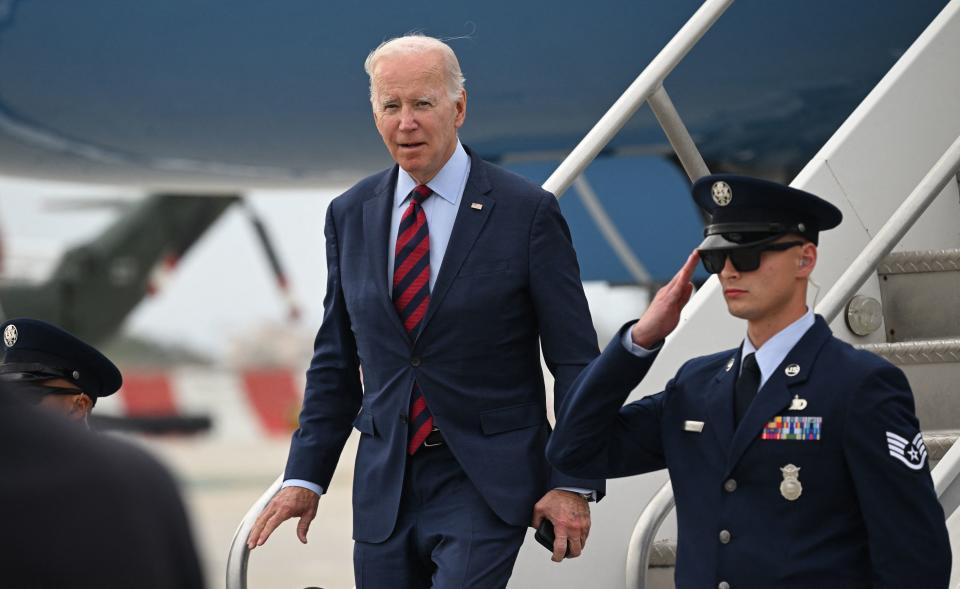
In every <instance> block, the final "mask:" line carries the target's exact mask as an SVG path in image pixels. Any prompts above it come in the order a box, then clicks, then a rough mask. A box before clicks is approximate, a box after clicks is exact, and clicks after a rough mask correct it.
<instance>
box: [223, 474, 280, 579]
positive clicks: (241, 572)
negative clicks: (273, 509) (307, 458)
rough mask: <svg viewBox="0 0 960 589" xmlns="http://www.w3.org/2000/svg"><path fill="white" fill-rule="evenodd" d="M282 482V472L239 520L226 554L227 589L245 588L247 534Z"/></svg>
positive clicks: (247, 549) (248, 552) (247, 555)
mask: <svg viewBox="0 0 960 589" xmlns="http://www.w3.org/2000/svg"><path fill="white" fill-rule="evenodd" d="M282 484H283V474H282V473H281V475H280V476H278V477H277V478H276V480H275V481H273V483H272V484H271V485H270V486H269V487H267V490H266V491H264V492H263V494H262V495H260V498H259V499H257V500H256V501H254V503H253V505H251V506H250V509H249V510H247V513H246V514H245V515H244V516H243V519H241V520H240V525H239V526H237V531H236V532H234V534H233V540H232V541H231V542H230V553H229V554H228V555H227V585H226V588H227V589H247V561H248V560H249V558H250V549H249V548H247V536H249V535H250V530H251V529H252V528H253V524H254V522H256V521H257V518H258V517H260V512H262V511H263V510H264V508H265V507H266V506H267V503H270V500H271V499H273V496H274V495H276V494H277V492H278V491H279V490H280V486H281V485H282Z"/></svg>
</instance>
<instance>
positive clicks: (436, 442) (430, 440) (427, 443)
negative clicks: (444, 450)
mask: <svg viewBox="0 0 960 589" xmlns="http://www.w3.org/2000/svg"><path fill="white" fill-rule="evenodd" d="M446 443H447V442H446V441H445V440H444V439H443V434H441V433H440V430H439V429H437V428H433V430H431V431H430V434H429V435H428V436H427V439H425V440H424V441H423V447H424V448H436V447H437V446H444V445H446Z"/></svg>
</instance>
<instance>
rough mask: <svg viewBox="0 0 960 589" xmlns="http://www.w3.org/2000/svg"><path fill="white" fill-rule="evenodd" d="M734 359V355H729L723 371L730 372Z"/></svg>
mask: <svg viewBox="0 0 960 589" xmlns="http://www.w3.org/2000/svg"><path fill="white" fill-rule="evenodd" d="M735 359H736V356H731V357H730V359H729V360H727V367H726V368H724V371H725V372H730V369H731V368H733V361H734V360H735Z"/></svg>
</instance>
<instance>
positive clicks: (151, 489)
mask: <svg viewBox="0 0 960 589" xmlns="http://www.w3.org/2000/svg"><path fill="white" fill-rule="evenodd" d="M10 388H11V385H10V383H6V382H0V448H3V451H2V452H0V521H2V522H3V534H0V587H24V588H30V589H59V588H61V587H70V588H76V589H86V588H91V589H93V588H96V589H105V588H114V587H117V588H119V587H137V588H138V589H199V588H201V587H203V586H204V583H203V576H202V573H201V569H200V563H199V560H198V558H197V552H196V549H195V547H194V542H193V537H192V535H191V532H190V526H189V524H188V521H187V516H186V513H185V511H184V508H183V504H182V502H181V500H180V496H179V493H178V491H177V487H176V484H175V483H174V481H173V479H172V478H171V476H170V475H169V473H167V471H166V470H165V469H164V468H163V467H162V466H160V464H158V463H157V462H156V461H155V460H154V459H153V458H151V457H149V456H148V455H147V454H146V453H145V452H143V451H142V450H140V449H138V448H135V447H133V446H131V445H129V444H125V443H122V442H120V441H118V440H114V439H111V438H109V437H108V436H96V435H91V434H90V433H89V432H87V431H85V430H83V429H81V428H79V427H75V425H74V424H72V423H70V422H67V421H66V420H64V419H62V418H61V417H59V416H57V415H54V414H51V412H49V411H41V410H40V409H39V408H37V407H36V406H31V405H29V404H27V403H25V402H23V400H22V399H21V398H20V396H19V395H17V394H16V393H15V392H13V391H12V390H9V389H10Z"/></svg>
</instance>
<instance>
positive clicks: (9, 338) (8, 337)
mask: <svg viewBox="0 0 960 589" xmlns="http://www.w3.org/2000/svg"><path fill="white" fill-rule="evenodd" d="M3 343H4V344H5V345H6V346H7V347H8V348H12V347H13V344H15V343H17V328H16V326H15V325H14V324H13V323H11V324H10V325H8V326H7V328H6V329H4V330H3Z"/></svg>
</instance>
